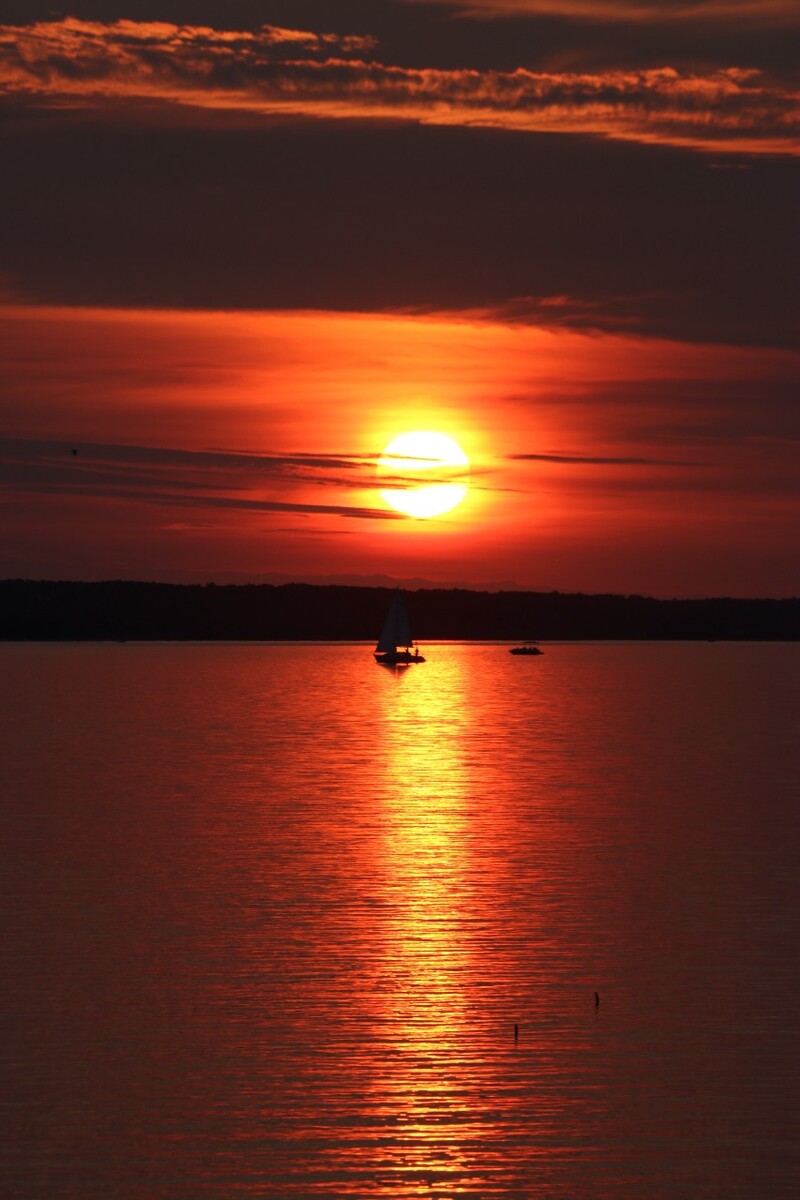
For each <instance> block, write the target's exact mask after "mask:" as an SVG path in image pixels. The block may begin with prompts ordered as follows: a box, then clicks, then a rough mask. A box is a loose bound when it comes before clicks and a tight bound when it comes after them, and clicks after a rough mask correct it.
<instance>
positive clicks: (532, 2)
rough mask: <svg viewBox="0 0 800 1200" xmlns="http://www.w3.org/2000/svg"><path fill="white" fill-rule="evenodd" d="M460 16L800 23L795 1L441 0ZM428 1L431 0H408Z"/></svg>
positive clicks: (415, 2) (787, 25)
mask: <svg viewBox="0 0 800 1200" xmlns="http://www.w3.org/2000/svg"><path fill="white" fill-rule="evenodd" d="M435 2H436V3H437V4H438V5H440V6H442V7H450V8H452V9H453V10H454V11H455V12H456V13H457V14H458V15H459V16H467V17H478V18H480V19H481V20H492V19H501V18H505V17H543V16H544V17H562V18H567V19H569V20H583V21H591V22H593V23H595V24H597V23H599V22H605V21H616V22H630V23H631V24H643V23H647V24H660V25H663V24H693V25H696V24H704V25H707V24H711V23H719V22H730V21H736V22H743V23H746V24H751V23H752V24H758V25H759V26H762V27H763V25H764V24H772V25H777V26H780V27H782V28H795V29H796V28H797V27H798V26H800V9H798V6H797V4H796V3H795V0H758V3H756V4H754V3H753V0H435ZM403 3H405V4H413V5H428V4H430V0H403Z"/></svg>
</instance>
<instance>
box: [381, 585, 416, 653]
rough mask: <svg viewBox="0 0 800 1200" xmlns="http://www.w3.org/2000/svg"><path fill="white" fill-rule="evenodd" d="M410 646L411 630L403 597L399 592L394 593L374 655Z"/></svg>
mask: <svg viewBox="0 0 800 1200" xmlns="http://www.w3.org/2000/svg"><path fill="white" fill-rule="evenodd" d="M410 645H411V628H410V626H409V624H408V615H407V613H406V606H405V604H404V603H403V597H402V596H401V595H400V593H399V592H395V594H394V596H393V597H392V603H391V604H390V606H389V612H388V614H387V616H386V623H385V625H384V626H383V632H382V633H381V636H380V637H379V638H378V644H377V646H376V647H375V652H376V654H390V653H392V651H394V650H396V649H397V647H398V646H410Z"/></svg>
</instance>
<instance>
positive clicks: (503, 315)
mask: <svg viewBox="0 0 800 1200" xmlns="http://www.w3.org/2000/svg"><path fill="white" fill-rule="evenodd" d="M0 20H1V21H2V24H0V120H1V121H2V127H3V156H2V157H3V186H2V188H0V358H1V361H2V366H1V368H0V405H1V406H2V410H1V415H0V498H1V503H2V534H1V535H0V577H4V578H8V577H19V576H22V577H28V578H62V579H87V580H89V579H117V578H133V579H151V580H172V581H191V582H199V581H211V580H216V581H222V582H225V581H239V580H242V581H244V580H249V581H256V582H257V581H260V580H267V581H269V580H276V581H280V580H303V579H312V580H319V581H324V580H326V579H329V578H330V579H346V580H348V581H353V582H356V581H357V580H359V579H363V580H365V581H370V580H374V579H377V578H378V577H390V578H392V579H397V580H400V581H407V582H412V583H413V582H416V581H419V580H429V581H432V582H434V583H437V584H441V585H448V584H453V583H461V584H467V585H469V586H476V587H480V586H489V587H492V586H495V587H496V586H506V587H510V586H517V587H529V588H534V589H545V590H551V589H560V590H569V591H578V590H579V591H584V592H605V591H613V592H625V593H630V592H638V593H647V594H651V595H658V596H698V595H722V594H729V595H739V596H787V595H798V594H800V535H799V533H798V531H799V530H800V469H799V467H798V462H799V456H798V450H800V419H799V416H798V413H799V405H798V383H800V347H798V337H797V333H798V321H797V317H798V278H800V256H799V255H798V224H799V222H798V212H800V188H798V176H799V175H800V157H799V156H800V137H799V136H798V134H799V133H800V81H799V80H798V72H797V63H798V62H800V36H799V35H800V7H799V6H798V5H797V3H796V0H680V2H678V0H675V2H673V0H436V2H434V0H226V2H225V3H222V2H216V3H212V2H207V0H191V2H190V0H152V2H147V0H126V2H123V0H95V2H89V0H74V2H73V3H71V4H69V5H68V6H67V7H66V8H64V9H63V10H62V9H58V10H55V9H54V8H53V7H52V6H51V5H50V4H45V3H42V4H39V3H37V2H35V0H18V2H17V0H7V2H6V3H4V4H3V6H2V9H0ZM412 430H432V431H436V432H440V433H444V434H447V435H448V436H449V437H451V438H453V439H454V440H455V441H456V442H457V443H458V445H459V446H461V447H462V449H463V450H464V452H465V454H466V455H467V456H468V458H469V461H470V471H469V477H468V482H469V488H468V492H467V495H466V498H465V499H464V500H463V501H462V503H461V504H459V505H458V506H457V507H456V508H454V509H452V510H451V511H450V512H448V513H446V514H444V515H442V516H438V517H434V518H431V519H428V520H425V519H415V518H411V517H406V516H403V515H402V514H399V513H398V512H396V511H394V509H392V508H391V507H389V506H388V505H387V503H386V501H385V499H384V498H383V496H382V494H381V492H382V490H383V489H385V487H386V479H385V477H384V476H385V473H384V474H383V475H382V474H381V473H380V472H378V471H377V470H376V467H377V464H378V460H379V459H380V456H381V452H382V451H383V449H384V448H385V447H386V446H387V444H388V443H389V442H390V441H392V439H393V438H395V437H396V436H397V435H398V434H402V433H404V432H407V431H412ZM416 467H417V464H415V463H414V462H410V464H409V475H408V476H405V475H403V476H400V477H398V478H397V479H395V480H394V483H395V485H396V486H397V487H398V488H406V487H409V488H410V487H413V486H415V484H414V470H415V468H416ZM445 474H446V472H444V473H443V475H445Z"/></svg>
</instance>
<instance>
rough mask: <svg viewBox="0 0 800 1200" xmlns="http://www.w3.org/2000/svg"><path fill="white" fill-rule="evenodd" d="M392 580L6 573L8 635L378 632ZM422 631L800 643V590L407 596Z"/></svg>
mask: <svg viewBox="0 0 800 1200" xmlns="http://www.w3.org/2000/svg"><path fill="white" fill-rule="evenodd" d="M391 594H392V589H391V588H371V587H350V586H341V585H327V586H326V585H315V584H304V583H289V584H279V585H273V584H231V585H217V584H213V583H207V584H167V583H137V582H129V581H123V580H117V581H113V582H107V583H77V582H67V581H50V580H48V581H40V580H26V579H9V580H0V639H2V640H4V641H83V640H89V641H104V640H111V641H114V640H116V641H129V640H156V641H160V640H165V641H167V640H168V641H172V640H178V641H180V640H187V641H195V640H210V641H226V640H234V641H236V640H244V641H249V640H254V641H257V640H306V639H311V640H332V641H339V640H342V641H359V640H371V639H374V638H377V635H378V633H379V632H380V629H381V627H382V624H383V620H384V617H385V614H386V611H387V608H388V605H389V600H390V597H391ZM404 595H405V599H406V605H407V608H408V610H409V615H410V618H411V625H412V629H413V631H414V636H415V638H417V639H419V640H420V641H433V640H440V639H460V638H464V639H475V640H514V641H522V640H524V639H528V638H531V639H532V638H536V639H539V638H541V639H543V640H548V639H555V640H558V639H595V638H597V639H632V640H636V639H656V640H657V639H689V640H722V641H727V640H754V641H795V640H798V638H800V598H793V599H783V600H776V599H753V600H745V599H732V598H725V597H723V598H709V599H702V600H658V599H654V598H652V597H648V596H622V595H592V594H583V593H566V592H476V591H467V590H465V589H441V590H440V589H423V590H419V591H411V592H405V593H404Z"/></svg>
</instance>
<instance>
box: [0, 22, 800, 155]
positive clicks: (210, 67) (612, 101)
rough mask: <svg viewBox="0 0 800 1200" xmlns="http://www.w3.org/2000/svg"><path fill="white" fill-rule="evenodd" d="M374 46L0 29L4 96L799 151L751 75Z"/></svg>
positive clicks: (172, 30)
mask: <svg viewBox="0 0 800 1200" xmlns="http://www.w3.org/2000/svg"><path fill="white" fill-rule="evenodd" d="M373 45H374V43H373V42H372V41H371V40H370V39H365V38H339V37H336V36H335V35H330V34H317V33H305V32H303V31H295V30H284V29H279V28H276V27H273V26H265V27H263V28H262V29H261V30H259V31H258V32H256V33H248V32H235V31H219V30H213V29H207V28H203V27H190V26H177V25H170V24H165V23H137V22H133V21H118V22H115V23H113V24H101V23H98V22H87V21H78V20H74V19H69V20H64V21H57V22H40V23H38V24H35V25H32V26H26V27H21V26H16V27H15V26H0V91H4V92H5V93H6V94H16V95H22V96H36V97H39V98H41V97H45V98H50V99H52V100H56V99H58V100H59V102H62V103H63V100H64V98H65V97H66V98H72V97H81V98H82V99H85V98H92V99H94V100H95V101H98V102H102V101H103V99H109V100H111V99H120V98H128V99H144V100H159V101H163V102H170V103H175V104H181V105H185V106H192V107H194V108H199V109H203V108H205V109H216V110H219V109H230V110H239V111H248V112H252V113H258V114H275V113H293V114H303V115H307V116H315V117H326V118H345V117H349V118H353V117H359V118H373V119H375V118H379V119H387V118H402V119H406V120H415V121H419V122H421V123H425V124H435V125H462V126H463V125H467V126H484V127H487V126H488V127H496V128H503V129H512V130H518V131H530V132H560V133H581V134H594V135H597V136H603V137H609V138H617V139H624V140H635V141H640V142H654V143H664V144H671V145H682V146H689V147H695V148H698V149H704V150H710V151H739V152H750V153H758V152H772V153H787V154H796V153H798V149H799V148H800V140H799V139H798V131H799V130H800V103H798V97H797V95H796V94H794V93H792V92H789V91H787V90H785V89H784V88H782V87H781V86H779V85H778V84H776V83H771V82H770V81H769V80H767V79H765V77H764V76H763V75H762V74H761V73H760V72H758V71H755V70H748V69H743V68H739V67H728V68H725V69H721V70H717V71H713V72H710V73H707V74H697V73H689V72H681V71H678V70H676V69H674V68H672V67H663V68H661V69H658V70H641V71H629V70H625V71H622V70H615V71H604V72H592V73H577V72H572V73H571V72H535V71H529V70H525V69H522V68H520V69H517V70H515V71H478V70H440V69H434V68H425V69H411V68H407V67H397V66H391V65H386V64H384V63H381V62H378V61H371V60H369V59H368V57H367V56H368V54H369V53H370V51H371V50H372V48H373ZM352 55H359V56H360V57H351V56H352Z"/></svg>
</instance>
